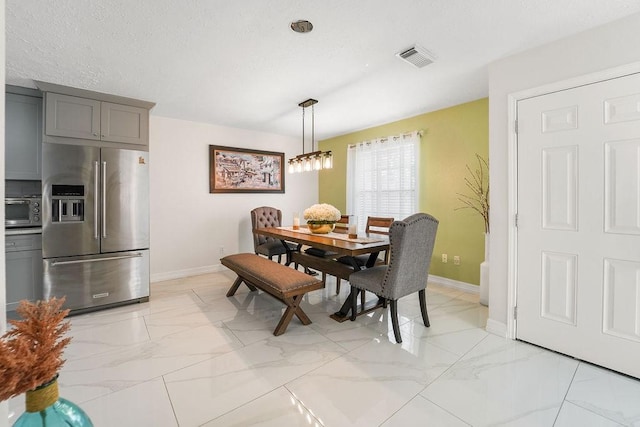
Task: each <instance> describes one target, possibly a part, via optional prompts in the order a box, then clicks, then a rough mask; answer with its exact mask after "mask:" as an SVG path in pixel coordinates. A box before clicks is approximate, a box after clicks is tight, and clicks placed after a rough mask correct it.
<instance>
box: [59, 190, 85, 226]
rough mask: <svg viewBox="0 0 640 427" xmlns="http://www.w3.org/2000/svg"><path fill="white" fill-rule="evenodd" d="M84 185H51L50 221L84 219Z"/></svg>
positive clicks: (77, 220) (79, 220) (76, 220)
mask: <svg viewBox="0 0 640 427" xmlns="http://www.w3.org/2000/svg"><path fill="white" fill-rule="evenodd" d="M84 203H85V193H84V185H52V186H51V217H52V222H82V221H84Z"/></svg>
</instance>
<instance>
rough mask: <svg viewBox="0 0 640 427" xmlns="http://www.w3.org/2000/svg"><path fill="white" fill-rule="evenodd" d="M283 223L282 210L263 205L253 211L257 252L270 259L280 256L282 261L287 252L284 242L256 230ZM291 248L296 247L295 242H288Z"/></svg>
mask: <svg viewBox="0 0 640 427" xmlns="http://www.w3.org/2000/svg"><path fill="white" fill-rule="evenodd" d="M280 225H282V211H281V210H280V209H276V208H272V207H269V206H261V207H259V208H255V209H253V210H252V211H251V231H252V233H253V249H254V251H255V253H256V254H258V255H264V256H266V257H267V258H269V259H270V260H273V257H274V256H276V255H277V256H278V263H280V262H281V261H282V255H283V254H285V253H287V250H286V248H285V247H284V245H283V244H282V242H281V241H280V240H278V239H274V238H272V237H266V236H262V235H260V234H257V233H256V232H255V231H254V230H256V229H257V228H266V227H280ZM287 245H289V247H290V249H292V250H293V249H295V246H294V245H293V244H290V243H287Z"/></svg>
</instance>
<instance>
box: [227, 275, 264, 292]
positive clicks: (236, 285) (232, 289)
mask: <svg viewBox="0 0 640 427" xmlns="http://www.w3.org/2000/svg"><path fill="white" fill-rule="evenodd" d="M242 282H244V283H245V285H247V287H248V288H249V290H250V291H251V292H253V291H257V290H258V289H257V288H256V287H255V286H253V285H252V284H251V283H249V282H246V281H245V280H244V279H243V278H242V277H240V276H238V277H237V278H236V281H235V282H233V285H231V287H230V288H229V290H228V291H227V296H228V297H232V296H234V295H235V293H236V291H237V290H238V288H239V287H240V285H241V284H242Z"/></svg>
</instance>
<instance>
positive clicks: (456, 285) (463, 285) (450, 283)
mask: <svg viewBox="0 0 640 427" xmlns="http://www.w3.org/2000/svg"><path fill="white" fill-rule="evenodd" d="M427 281H429V282H432V283H435V284H437V285H440V286H444V287H446V288H453V289H458V290H461V291H465V292H469V293H470V294H476V295H478V294H480V286H478V285H472V284H471V283H467V282H460V281H458V280H453V279H447V278H446V277H440V276H434V275H433V274H430V275H429V278H428V279H427Z"/></svg>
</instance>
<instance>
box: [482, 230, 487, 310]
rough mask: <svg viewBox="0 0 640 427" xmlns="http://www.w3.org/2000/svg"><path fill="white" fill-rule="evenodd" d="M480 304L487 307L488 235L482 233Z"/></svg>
mask: <svg viewBox="0 0 640 427" xmlns="http://www.w3.org/2000/svg"><path fill="white" fill-rule="evenodd" d="M480 304H482V305H487V306H488V305H489V233H484V261H483V262H482V263H481V264H480Z"/></svg>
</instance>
